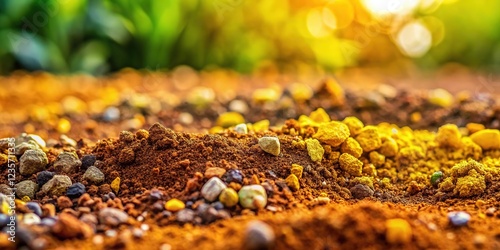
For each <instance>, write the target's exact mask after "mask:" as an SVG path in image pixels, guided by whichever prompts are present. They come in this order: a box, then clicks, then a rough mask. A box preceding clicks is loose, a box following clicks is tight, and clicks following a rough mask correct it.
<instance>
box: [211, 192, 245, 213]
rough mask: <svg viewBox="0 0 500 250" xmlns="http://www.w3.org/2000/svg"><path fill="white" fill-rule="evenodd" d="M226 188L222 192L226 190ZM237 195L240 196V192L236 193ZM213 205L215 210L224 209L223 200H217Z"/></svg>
mask: <svg viewBox="0 0 500 250" xmlns="http://www.w3.org/2000/svg"><path fill="white" fill-rule="evenodd" d="M224 190H225V189H224ZM224 190H223V191H222V192H224ZM235 192H236V191H235ZM221 194H222V193H221ZM219 197H220V195H219ZM236 197H238V194H236ZM211 206H212V207H214V208H215V210H217V211H220V210H222V209H224V204H222V202H220V201H216V202H214V203H212V204H211Z"/></svg>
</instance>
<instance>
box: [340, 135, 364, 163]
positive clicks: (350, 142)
mask: <svg viewBox="0 0 500 250" xmlns="http://www.w3.org/2000/svg"><path fill="white" fill-rule="evenodd" d="M340 152H342V153H348V154H350V155H352V156H354V157H356V158H359V157H361V155H362V154H363V149H362V148H361V146H360V145H359V143H358V141H356V140H355V139H354V138H352V137H349V138H347V140H345V142H344V143H342V145H341V147H340Z"/></svg>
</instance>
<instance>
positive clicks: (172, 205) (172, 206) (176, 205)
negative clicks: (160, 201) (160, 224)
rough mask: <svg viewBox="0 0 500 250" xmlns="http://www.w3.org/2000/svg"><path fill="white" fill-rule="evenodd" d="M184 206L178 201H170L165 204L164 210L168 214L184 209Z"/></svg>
mask: <svg viewBox="0 0 500 250" xmlns="http://www.w3.org/2000/svg"><path fill="white" fill-rule="evenodd" d="M185 207H186V205H185V204H184V202H182V201H181V200H179V199H175V198H174V199H170V200H169V201H167V202H166V203H165V209H166V210H168V211H170V212H177V211H180V210H182V209H184V208H185Z"/></svg>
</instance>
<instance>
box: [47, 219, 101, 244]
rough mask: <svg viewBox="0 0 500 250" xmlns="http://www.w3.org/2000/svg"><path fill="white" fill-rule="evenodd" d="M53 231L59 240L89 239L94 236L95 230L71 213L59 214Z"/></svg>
mask: <svg viewBox="0 0 500 250" xmlns="http://www.w3.org/2000/svg"><path fill="white" fill-rule="evenodd" d="M51 229H52V234H54V235H55V236H56V237H58V238H59V239H63V240H64V239H73V238H89V237H91V236H92V235H93V234H94V230H93V229H92V228H91V227H90V226H89V225H87V224H86V223H83V222H81V221H80V220H78V219H77V218H76V217H74V216H73V215H71V214H69V213H61V214H59V217H58V219H57V220H56V223H55V224H54V226H53V227H51Z"/></svg>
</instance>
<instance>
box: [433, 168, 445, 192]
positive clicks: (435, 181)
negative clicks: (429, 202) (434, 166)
mask: <svg viewBox="0 0 500 250" xmlns="http://www.w3.org/2000/svg"><path fill="white" fill-rule="evenodd" d="M442 180H443V172H441V171H436V172H434V173H432V175H431V185H432V186H433V187H435V188H437V187H438V184H439V183H440V182H441V181H442Z"/></svg>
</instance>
